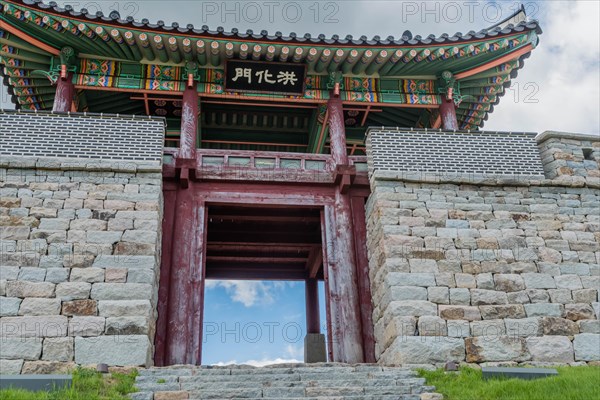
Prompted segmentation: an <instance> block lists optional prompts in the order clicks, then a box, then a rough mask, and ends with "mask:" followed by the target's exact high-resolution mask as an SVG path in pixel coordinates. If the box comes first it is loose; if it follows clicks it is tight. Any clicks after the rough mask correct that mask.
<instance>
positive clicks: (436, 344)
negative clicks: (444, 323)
mask: <svg viewBox="0 0 600 400" xmlns="http://www.w3.org/2000/svg"><path fill="white" fill-rule="evenodd" d="M464 358H465V342H464V340H463V339H459V338H449V337H434V336H406V337H399V338H397V339H396V340H395V341H394V343H392V345H391V346H390V347H389V348H388V349H387V350H386V352H385V353H384V354H383V356H382V361H383V362H384V364H395V365H399V364H434V363H444V362H447V361H460V360H463V359H464Z"/></svg>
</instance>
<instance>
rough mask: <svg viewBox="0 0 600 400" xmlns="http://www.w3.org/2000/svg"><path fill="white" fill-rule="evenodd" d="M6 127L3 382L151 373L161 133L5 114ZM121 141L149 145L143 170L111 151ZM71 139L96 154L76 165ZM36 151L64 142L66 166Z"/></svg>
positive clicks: (143, 122) (85, 119) (120, 122)
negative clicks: (72, 374)
mask: <svg viewBox="0 0 600 400" xmlns="http://www.w3.org/2000/svg"><path fill="white" fill-rule="evenodd" d="M49 120H51V121H52V123H49V122H48V121H49ZM0 122H1V123H2V125H1V126H0V131H1V133H2V135H3V137H4V139H6V134H8V132H11V133H10V134H11V135H12V139H11V143H12V146H8V147H3V148H2V154H1V155H0V240H1V242H0V244H1V249H0V260H1V263H0V374H15V373H16V374H18V373H48V372H55V371H61V370H64V369H66V368H69V367H72V366H74V365H75V364H83V365H88V364H92V365H95V364H97V363H107V364H109V365H149V364H151V360H152V358H151V357H152V354H153V346H152V344H153V341H154V325H155V321H156V303H157V295H158V271H159V265H160V263H159V260H160V240H161V237H160V236H161V235H160V231H161V221H162V173H161V169H162V166H161V164H162V163H161V154H162V134H156V133H157V132H158V133H160V132H163V131H164V121H163V120H161V119H148V118H144V119H139V120H138V119H135V118H131V117H128V118H123V117H118V116H103V117H100V116H93V115H92V116H90V115H88V116H83V115H70V116H68V115H58V114H37V115H34V114H30V113H16V112H15V113H10V112H6V113H0ZM24 125H27V129H26V130H27V135H24V136H23V137H19V136H18V135H17V134H15V132H16V133H19V132H21V129H22V128H23V126H24ZM123 132H127V134H128V135H130V136H131V137H130V140H132V141H134V142H143V143H144V146H145V147H146V150H147V152H146V153H145V154H144V155H142V157H143V159H140V158H139V157H136V154H135V153H131V156H126V155H125V154H126V153H125V152H123V148H122V147H123V145H124V144H123V143H122V144H121V147H120V148H116V149H112V150H111V148H110V146H109V145H108V144H111V143H112V144H113V146H114V143H118V142H119V141H120V139H115V137H116V136H119V135H121V134H122V133H123ZM68 134H72V135H74V136H75V135H79V136H88V137H92V136H93V137H95V139H94V140H95V141H96V142H95V143H93V146H91V147H90V148H89V149H88V152H87V153H86V154H83V155H82V154H81V153H79V154H78V149H77V148H69V146H81V144H80V143H78V142H77V141H74V143H69V141H68V140H65V139H64V137H65V136H68ZM36 135H37V136H36ZM37 140H39V141H44V142H45V143H57V142H62V146H63V147H62V149H61V151H62V157H61V158H58V157H52V155H53V154H54V153H53V152H52V151H48V154H44V147H43V146H41V145H38V144H37ZM23 141H26V142H27V143H29V146H30V147H31V148H32V149H36V150H35V152H36V154H35V156H31V155H30V156H23V155H22V154H21V150H22V149H24V148H26V146H25V145H23ZM57 148H58V147H57V146H49V149H57ZM11 149H15V152H16V155H12V154H10V152H11ZM129 151H130V150H129ZM115 154H117V155H119V154H120V156H119V157H116V156H115ZM44 155H45V156H44ZM108 159H110V160H108Z"/></svg>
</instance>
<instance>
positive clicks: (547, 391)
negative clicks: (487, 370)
mask: <svg viewBox="0 0 600 400" xmlns="http://www.w3.org/2000/svg"><path fill="white" fill-rule="evenodd" d="M557 370H558V377H551V378H542V379H535V380H521V379H490V380H485V381H484V380H483V378H482V375H481V370H477V369H472V368H466V367H463V368H461V369H460V372H459V373H448V374H447V373H445V372H444V371H443V370H435V371H425V370H419V373H420V374H421V376H422V377H424V378H426V379H427V384H428V385H433V386H435V387H436V392H437V393H442V394H443V395H444V399H447V400H600V367H559V368H557Z"/></svg>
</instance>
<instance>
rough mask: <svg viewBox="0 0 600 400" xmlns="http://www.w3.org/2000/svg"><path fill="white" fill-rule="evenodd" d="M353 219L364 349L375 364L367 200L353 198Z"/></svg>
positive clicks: (366, 358)
mask: <svg viewBox="0 0 600 400" xmlns="http://www.w3.org/2000/svg"><path fill="white" fill-rule="evenodd" d="M352 217H353V220H352V222H353V224H354V250H355V252H356V266H357V276H358V296H359V299H360V315H361V321H362V336H363V349H364V354H365V362H366V363H375V362H377V360H376V359H375V335H374V332H373V329H374V325H373V301H372V296H371V279H370V278H369V258H368V252H367V217H366V211H365V199H364V198H363V197H352Z"/></svg>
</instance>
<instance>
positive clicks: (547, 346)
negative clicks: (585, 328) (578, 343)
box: [526, 336, 574, 363]
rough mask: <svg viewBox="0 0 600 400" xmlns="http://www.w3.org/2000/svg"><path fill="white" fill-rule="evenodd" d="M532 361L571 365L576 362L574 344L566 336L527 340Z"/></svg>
mask: <svg viewBox="0 0 600 400" xmlns="http://www.w3.org/2000/svg"><path fill="white" fill-rule="evenodd" d="M526 343H527V350H529V353H530V354H531V360H532V361H539V362H559V363H570V362H573V361H574V353H573V344H572V343H571V341H570V340H569V338H568V337H566V336H541V337H530V338H527V339H526Z"/></svg>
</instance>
